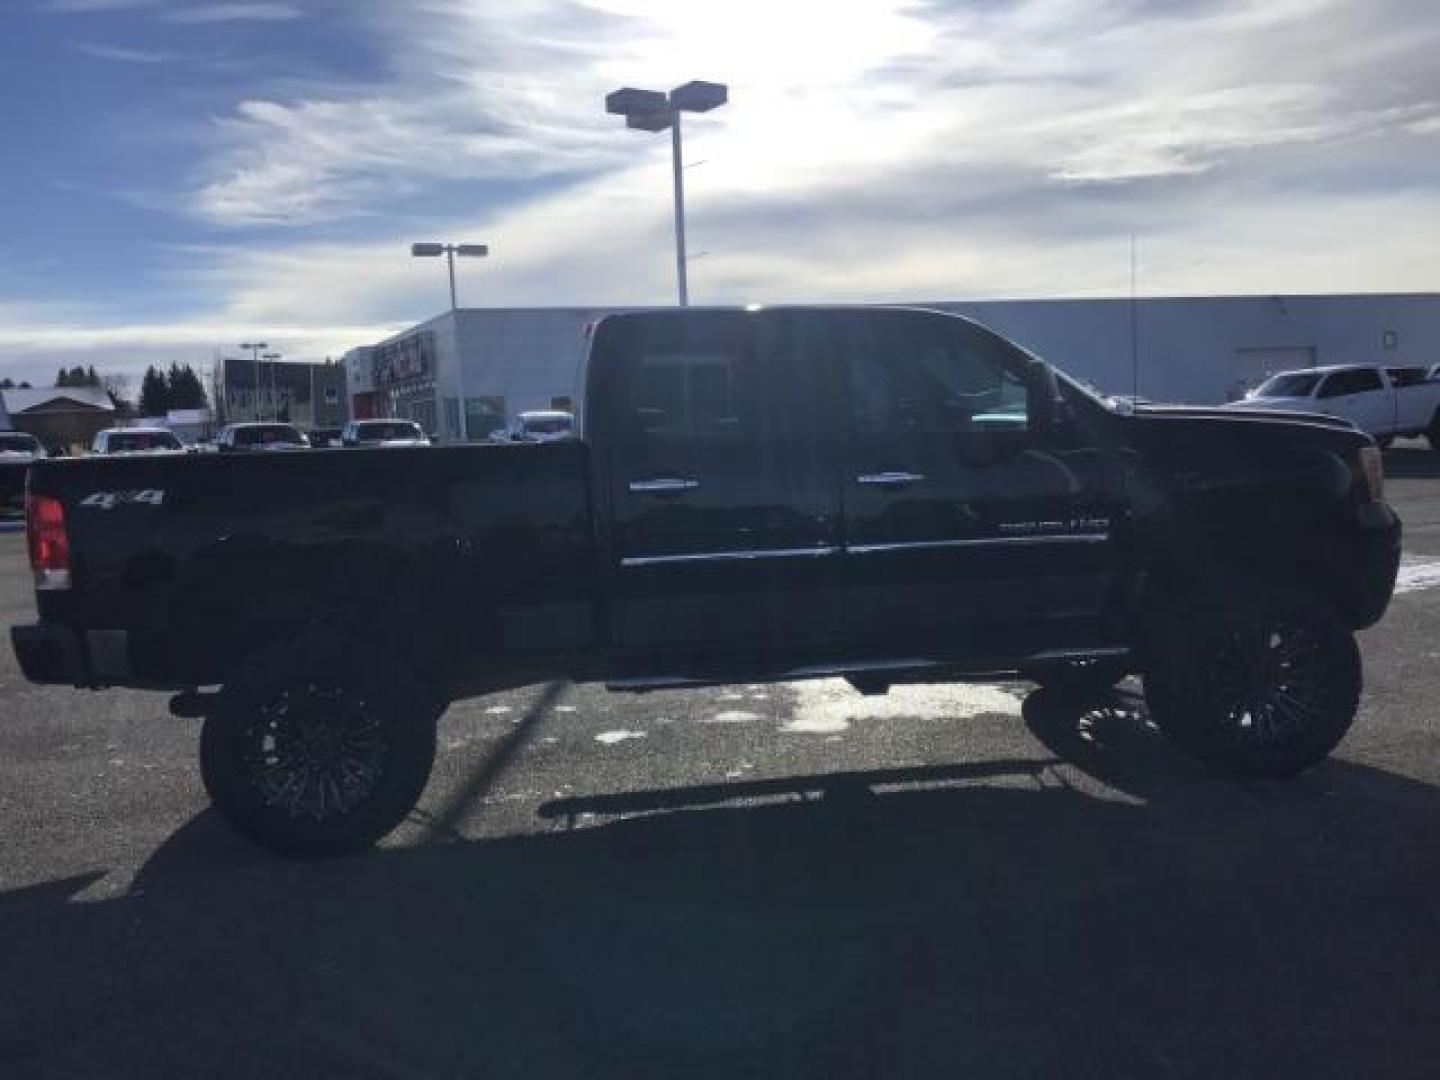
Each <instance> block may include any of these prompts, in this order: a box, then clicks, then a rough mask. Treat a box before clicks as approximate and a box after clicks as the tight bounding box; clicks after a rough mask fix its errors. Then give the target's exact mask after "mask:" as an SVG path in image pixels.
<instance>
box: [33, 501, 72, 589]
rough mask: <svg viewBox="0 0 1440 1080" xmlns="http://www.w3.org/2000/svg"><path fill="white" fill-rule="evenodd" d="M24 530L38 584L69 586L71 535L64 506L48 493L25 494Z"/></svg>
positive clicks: (53, 587) (57, 587) (38, 586)
mask: <svg viewBox="0 0 1440 1080" xmlns="http://www.w3.org/2000/svg"><path fill="white" fill-rule="evenodd" d="M25 530H26V535H27V536H28V537H29V540H30V569H31V570H33V571H34V572H35V588H37V589H68V588H69V587H70V537H69V536H67V535H66V534H65V507H64V505H63V504H62V503H61V502H60V500H59V499H56V498H52V497H51V496H49V495H27V496H26V497H25Z"/></svg>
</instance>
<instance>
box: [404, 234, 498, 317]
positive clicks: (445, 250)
mask: <svg viewBox="0 0 1440 1080" xmlns="http://www.w3.org/2000/svg"><path fill="white" fill-rule="evenodd" d="M410 254H411V255H412V256H414V257H415V258H418V259H430V258H436V257H438V256H440V255H444V256H445V262H446V264H447V266H448V268H449V270H450V310H451V311H456V310H458V308H459V305H458V304H457V303H456V301H455V256H456V255H459V256H460V257H462V258H467V257H468V258H474V259H483V258H484V257H485V256H487V255H489V254H490V247H489V245H487V244H440V243H435V242H427V243H420V244H411V245H410Z"/></svg>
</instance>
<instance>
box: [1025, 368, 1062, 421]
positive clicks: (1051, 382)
mask: <svg viewBox="0 0 1440 1080" xmlns="http://www.w3.org/2000/svg"><path fill="white" fill-rule="evenodd" d="M1060 409H1061V398H1060V384H1059V383H1058V382H1056V380H1055V372H1054V370H1053V369H1052V368H1051V367H1050V365H1049V364H1047V363H1045V362H1044V361H1043V360H1033V361H1031V363H1030V366H1029V367H1028V368H1026V370H1025V417H1026V421H1027V423H1028V426H1029V428H1030V430H1032V431H1035V432H1037V433H1041V434H1044V433H1048V432H1050V431H1053V430H1054V429H1055V425H1056V423H1057V422H1058V421H1059V419H1060Z"/></svg>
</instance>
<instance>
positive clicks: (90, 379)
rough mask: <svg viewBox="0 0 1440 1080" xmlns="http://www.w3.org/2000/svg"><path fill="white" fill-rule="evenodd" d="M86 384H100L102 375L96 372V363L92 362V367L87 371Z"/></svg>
mask: <svg viewBox="0 0 1440 1080" xmlns="http://www.w3.org/2000/svg"><path fill="white" fill-rule="evenodd" d="M85 385H86V386H99V385H100V376H99V375H97V374H95V365H94V364H91V365H90V369H89V370H88V371H86V372H85Z"/></svg>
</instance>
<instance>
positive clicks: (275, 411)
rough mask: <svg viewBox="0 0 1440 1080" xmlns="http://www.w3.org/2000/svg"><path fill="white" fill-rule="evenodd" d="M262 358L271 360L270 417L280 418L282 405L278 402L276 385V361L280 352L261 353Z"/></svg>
mask: <svg viewBox="0 0 1440 1080" xmlns="http://www.w3.org/2000/svg"><path fill="white" fill-rule="evenodd" d="M260 359H261V360H269V361H270V419H271V420H279V419H280V406H279V405H278V404H277V401H278V400H279V399H278V391H277V390H276V387H275V361H276V360H279V359H280V354H279V353H278V352H267V353H264V354H262V355H261V357H260Z"/></svg>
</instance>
